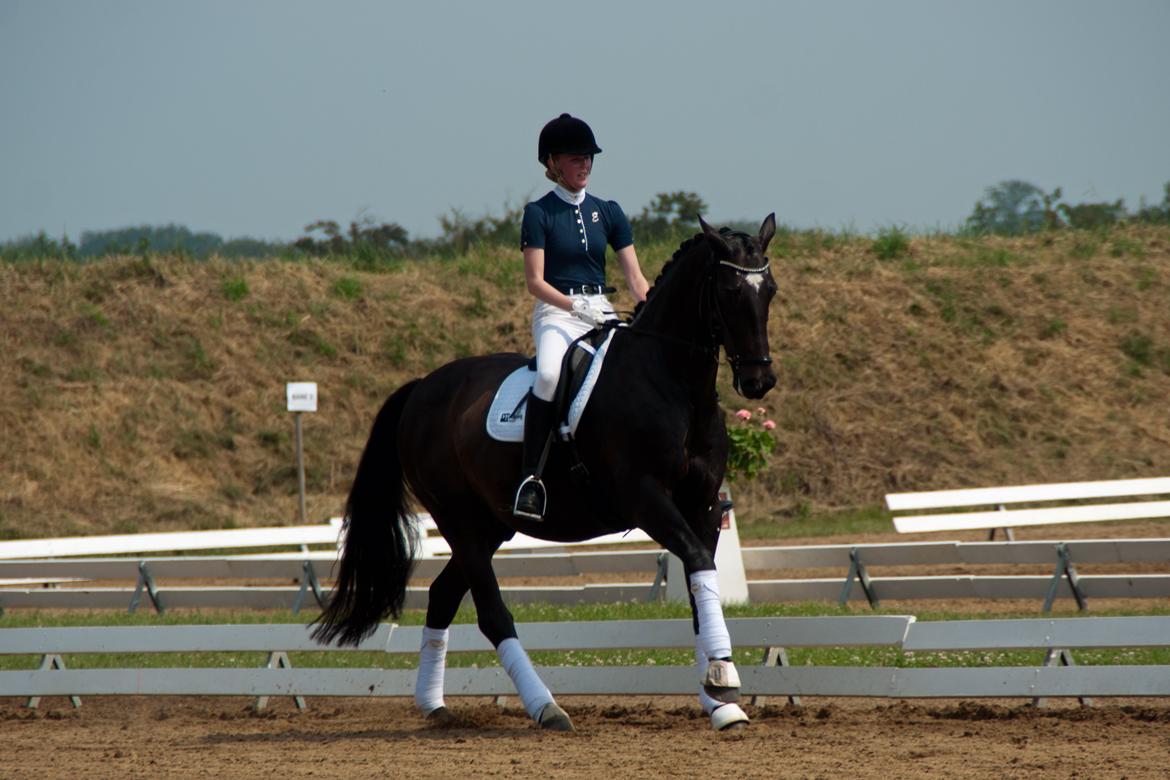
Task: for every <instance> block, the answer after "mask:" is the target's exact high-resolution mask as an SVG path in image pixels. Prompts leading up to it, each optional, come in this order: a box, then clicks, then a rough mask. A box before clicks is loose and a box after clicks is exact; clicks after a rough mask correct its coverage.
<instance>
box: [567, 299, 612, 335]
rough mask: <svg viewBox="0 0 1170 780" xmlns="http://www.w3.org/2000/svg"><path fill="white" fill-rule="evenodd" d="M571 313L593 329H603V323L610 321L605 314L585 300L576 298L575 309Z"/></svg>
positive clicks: (574, 300) (574, 301)
mask: <svg viewBox="0 0 1170 780" xmlns="http://www.w3.org/2000/svg"><path fill="white" fill-rule="evenodd" d="M569 313H570V314H572V315H573V316H574V317H576V318H577V319H579V320H581V321H582V322H584V323H586V324H588V325H589V326H590V327H592V328H598V327H601V323H603V322H605V321H606V320H607V319H608V317H606V316H605V313H604V312H600V311H597V310H596V309H594V308H593V307H592V306H590V305H589V301H587V300H585V299H584V298H574V299H573V308H572V310H571V311H570V312H569Z"/></svg>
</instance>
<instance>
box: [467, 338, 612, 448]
mask: <svg viewBox="0 0 1170 780" xmlns="http://www.w3.org/2000/svg"><path fill="white" fill-rule="evenodd" d="M612 337H613V329H612V328H605V329H603V330H593V331H590V332H589V333H586V334H585V335H584V336H581V337H580V338H578V339H576V340H574V341H573V343H572V344H570V345H569V348H568V349H567V350H566V351H565V356H564V358H563V359H562V360H561V375H560V379H559V381H558V382H557V391H556V395H555V396H554V397H553V404H554V408H555V410H556V419H557V425H556V432H557V434H558V436H559V438H560V439H561V440H563V441H571V440H572V438H573V435H574V434H575V433H576V431H577V425H578V424H579V423H580V421H581V415H582V414H583V413H584V411H585V405H586V404H587V403H588V402H589V397H590V395H591V394H592V391H593V386H594V384H596V382H597V377H598V376H599V375H600V373H601V367H602V364H603V362H604V359H605V353H606V351H607V350H608V348H609V342H610V339H611V338H612ZM535 381H536V358H535V357H533V358H531V359H529V361H528V363H527V364H526V365H523V366H521V367H520V368H518V369H516V370H515V371H513V372H512V373H511V374H509V375H508V376H507V377H506V378H505V379H504V381H503V382H502V383H501V384H500V387H499V388H498V389H497V390H496V395H495V397H494V398H493V399H492V404H491V407H490V408H489V409H488V415H487V432H488V435H489V436H491V437H492V438H493V439H496V440H497V441H506V442H521V441H523V440H524V410H525V407H526V405H527V402H528V397H529V395H530V394H531V393H532V385H533V383H534V382H535Z"/></svg>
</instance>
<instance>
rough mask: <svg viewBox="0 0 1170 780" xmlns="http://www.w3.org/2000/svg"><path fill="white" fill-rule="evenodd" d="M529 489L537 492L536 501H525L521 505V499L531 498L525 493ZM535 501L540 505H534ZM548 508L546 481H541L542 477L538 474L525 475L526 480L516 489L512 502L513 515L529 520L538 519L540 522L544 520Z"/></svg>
mask: <svg viewBox="0 0 1170 780" xmlns="http://www.w3.org/2000/svg"><path fill="white" fill-rule="evenodd" d="M526 488H527V491H526ZM528 491H531V492H533V493H535V494H536V495H535V498H536V501H535V502H533V501H525V502H524V506H523V507H521V505H520V501H521V499H522V498H529V496H525V493H526V492H528ZM533 503H537V504H538V506H535V507H534V506H532V504H533ZM547 509H548V493H547V492H546V491H545V489H544V483H543V482H541V481H540V477H538V476H536V475H532V476H528V477H525V478H524V481H523V482H521V483H520V487H519V488H517V490H516V498H515V500H514V501H513V503H512V516H513V517H525V518H528V519H529V520H536V521H538V522H539V521H541V520H544V513H545V511H546V510H547Z"/></svg>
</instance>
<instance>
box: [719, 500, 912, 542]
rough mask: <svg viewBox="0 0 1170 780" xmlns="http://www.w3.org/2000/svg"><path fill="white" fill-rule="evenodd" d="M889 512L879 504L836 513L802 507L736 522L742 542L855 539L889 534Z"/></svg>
mask: <svg viewBox="0 0 1170 780" xmlns="http://www.w3.org/2000/svg"><path fill="white" fill-rule="evenodd" d="M891 528H893V520H892V519H891V516H890V513H889V512H887V511H886V510H885V509H884V508H882V507H881V506H879V505H872V506H861V507H853V508H850V509H842V510H839V511H836V512H816V513H814V512H812V511H810V510H809V508H808V506H807V505H801V506H798V507H797V508H796V510H795V511H794V512H793V513H791V514H789V515H785V516H778V517H771V518H768V519H763V520H755V521H751V520H748V521H741V522H739V523H738V529H739V536H740V538H741V539H794V538H800V537H809V536H857V535H859V534H874V533H888V532H889V530H890V529H891Z"/></svg>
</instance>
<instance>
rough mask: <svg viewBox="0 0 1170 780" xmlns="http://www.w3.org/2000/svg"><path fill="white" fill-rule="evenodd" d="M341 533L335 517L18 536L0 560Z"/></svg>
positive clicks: (326, 538) (292, 543)
mask: <svg viewBox="0 0 1170 780" xmlns="http://www.w3.org/2000/svg"><path fill="white" fill-rule="evenodd" d="M340 532H341V519H340V518H334V519H333V520H331V521H330V522H328V523H321V524H318V525H293V526H277V527H269V528H232V529H226V530H217V531H174V532H165V533H148V534H113V535H108V536H64V537H59V538H56V539H17V540H14V541H6V542H0V561H12V560H21V559H29V558H69V557H80V556H96V555H130V554H133V553H142V552H180V551H187V550H221V549H222V550H236V549H248V548H252V549H254V548H258V547H300V548H301V549H302V550H306V549H308V546H309V545H331V546H336V545H337V543H338V535H339V534H340Z"/></svg>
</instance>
